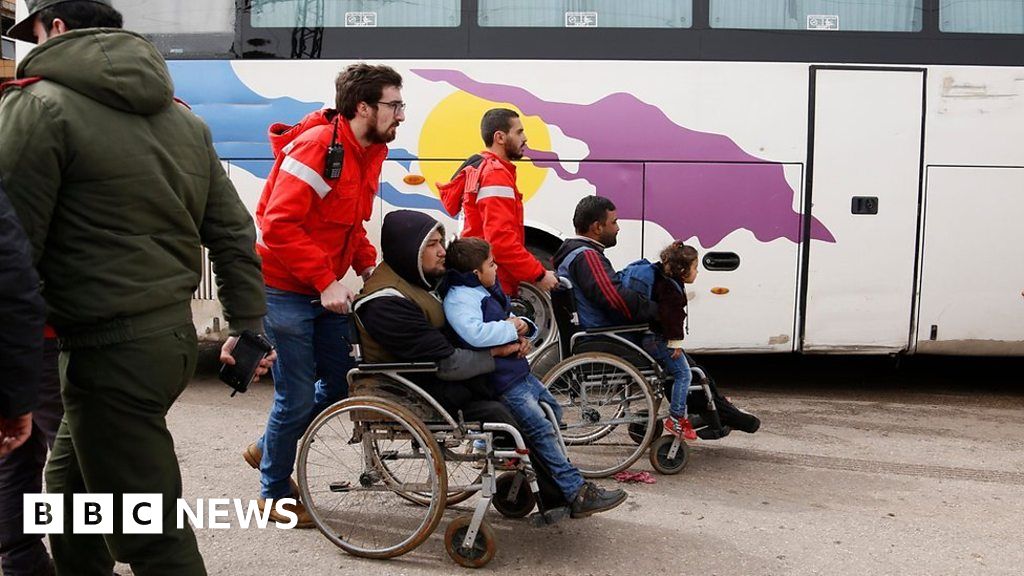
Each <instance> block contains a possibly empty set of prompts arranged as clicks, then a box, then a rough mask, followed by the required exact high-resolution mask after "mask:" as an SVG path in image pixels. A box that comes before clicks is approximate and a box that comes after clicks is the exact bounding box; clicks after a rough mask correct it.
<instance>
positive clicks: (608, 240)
mask: <svg viewBox="0 0 1024 576" xmlns="http://www.w3.org/2000/svg"><path fill="white" fill-rule="evenodd" d="M618 236H619V235H618V234H611V233H608V232H606V233H604V234H602V235H601V240H599V242H601V244H604V247H605V248H611V247H612V246H615V245H616V244H617V243H618Z"/></svg>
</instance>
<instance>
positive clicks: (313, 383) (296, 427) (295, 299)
mask: <svg viewBox="0 0 1024 576" xmlns="http://www.w3.org/2000/svg"><path fill="white" fill-rule="evenodd" d="M266 292H267V317H266V319H265V320H264V328H265V329H266V331H267V338H268V339H269V340H270V342H271V343H272V344H273V345H274V347H275V348H276V349H277V361H276V362H274V367H273V369H272V370H273V375H274V404H273V406H272V407H271V408H270V416H269V417H268V419H267V429H266V431H265V432H264V433H263V437H262V438H260V440H259V442H258V443H257V444H258V446H259V447H260V449H261V450H262V451H263V460H261V461H260V484H261V491H260V495H261V496H262V497H263V498H285V497H288V496H289V494H290V493H291V488H290V486H289V482H288V479H289V477H291V475H292V471H293V470H294V468H295V452H296V449H297V444H298V441H299V438H301V437H302V434H303V433H304V432H305V431H306V428H307V427H308V426H309V423H310V422H312V421H313V418H315V417H316V416H317V415H318V414H319V413H320V412H321V411H323V409H324V408H327V407H328V406H330V405H331V404H333V403H335V402H337V401H338V400H341V399H342V398H345V397H347V396H348V382H347V381H346V380H345V375H346V374H348V371H349V370H351V369H352V367H353V366H354V365H355V364H354V363H353V360H352V356H351V355H350V352H351V350H350V348H351V346H350V344H349V341H348V338H349V331H348V316H342V315H340V314H335V313H333V312H330V311H329V310H327V309H326V308H324V307H323V306H321V305H320V304H319V303H315V304H314V303H312V302H311V301H312V300H314V299H316V296H310V295H308V294H298V293H295V292H287V291H284V290H278V289H276V288H270V287H269V286H268V287H267V288H266Z"/></svg>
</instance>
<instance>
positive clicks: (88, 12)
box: [37, 0, 124, 31]
mask: <svg viewBox="0 0 1024 576" xmlns="http://www.w3.org/2000/svg"><path fill="white" fill-rule="evenodd" d="M37 17H38V18H39V22H40V23H41V24H42V25H43V27H44V28H46V30H47V31H49V30H52V29H53V21H54V20H56V19H58V18H60V19H61V20H62V21H63V22H64V25H65V26H67V28H68V30H80V29H82V28H123V27H124V17H123V16H121V13H120V12H118V11H117V10H116V9H114V8H111V7H110V6H107V5H106V4H100V3H99V2H90V1H89V0H72V1H70V2H61V3H60V4H55V5H53V6H51V7H49V8H44V9H43V10H40V11H39V14H38V15H37Z"/></svg>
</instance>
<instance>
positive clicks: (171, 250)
mask: <svg viewBox="0 0 1024 576" xmlns="http://www.w3.org/2000/svg"><path fill="white" fill-rule="evenodd" d="M27 5H28V10H29V15H28V17H27V18H26V19H25V20H23V21H21V22H19V23H18V24H17V25H15V26H14V27H13V28H11V30H10V35H11V36H12V37H13V38H16V39H19V40H23V41H27V42H38V43H39V47H37V48H36V49H35V50H33V51H32V52H31V53H30V54H29V55H28V56H27V57H26V58H25V59H24V60H22V62H21V64H20V65H19V66H18V71H17V80H15V81H14V82H12V83H10V84H9V85H7V86H5V87H4V89H3V92H2V96H0V178H2V179H3V182H4V185H5V186H6V188H7V192H8V195H9V196H10V199H11V202H12V204H13V205H14V207H15V209H16V211H17V212H18V215H19V217H20V219H21V222H22V225H23V226H24V228H25V232H26V234H27V235H28V237H29V239H30V241H31V244H32V248H33V255H34V259H35V264H36V266H37V268H38V269H39V272H40V276H41V277H42V280H43V297H44V298H45V300H46V303H47V306H48V320H49V323H50V324H52V325H53V327H54V328H55V329H56V331H57V334H58V337H59V344H60V347H61V357H60V366H61V388H62V390H61V391H62V396H63V400H64V407H65V415H64V420H63V421H62V422H61V425H60V429H59V431H58V434H57V439H56V442H55V444H54V447H53V452H52V455H51V457H50V461H49V463H48V464H47V469H46V488H47V491H48V492H50V493H62V494H64V502H65V503H64V526H65V530H64V533H63V534H52V535H51V536H50V543H51V549H52V552H53V555H54V563H55V565H56V570H57V573H58V574H75V575H82V576H91V575H97V576H98V575H103V576H109V575H110V574H111V572H112V569H113V566H114V561H115V559H116V560H119V561H122V562H127V563H129V564H131V567H132V570H133V572H134V573H135V574H138V575H140V576H149V575H158V574H168V575H170V574H174V575H176V576H182V575H184V576H192V575H203V574H206V569H205V567H204V566H203V560H202V557H201V556H200V555H199V550H198V547H197V546H196V540H195V536H194V534H193V533H192V530H191V529H190V528H188V527H187V525H186V527H185V528H184V529H181V530H179V529H177V528H176V525H177V519H176V514H175V510H176V502H177V499H178V498H180V497H181V473H180V470H179V468H178V461H177V458H176V456H175V453H174V443H173V440H172V438H171V434H170V432H169V431H168V430H167V422H166V414H167V411H168V410H169V409H170V407H171V405H172V404H173V403H174V400H175V399H176V398H177V397H178V395H179V394H181V392H182V391H183V390H184V388H185V386H186V385H187V384H188V381H189V380H190V379H191V377H192V373H193V370H194V369H195V363H196V356H197V342H196V330H195V327H194V326H193V324H192V315H191V306H190V301H191V298H192V293H193V292H194V291H195V289H196V287H197V286H198V285H199V280H200V278H201V271H202V246H204V245H205V246H206V247H207V248H208V249H209V251H210V258H211V260H212V261H213V264H214V269H215V270H216V273H217V281H218V292H219V295H220V299H221V302H222V303H223V305H224V311H225V316H226V318H227V320H228V322H229V324H230V328H231V330H232V332H233V333H236V332H238V331H241V330H245V329H251V330H256V331H259V330H261V326H262V318H263V315H264V313H265V308H266V307H265V301H264V296H263V290H262V285H261V284H262V283H261V281H260V280H261V278H260V264H259V258H258V257H257V256H256V253H255V251H254V250H253V245H254V243H255V240H256V234H255V229H254V227H253V224H252V219H251V218H250V217H249V213H248V211H247V210H246V209H245V206H244V205H243V204H242V202H241V200H239V198H238V194H237V193H236V192H235V189H234V187H233V186H232V185H231V183H230V181H229V180H228V179H227V175H226V174H225V173H224V169H223V167H222V166H221V163H220V160H219V159H218V158H217V154H216V151H215V150H214V148H213V144H212V141H211V137H210V131H209V129H208V128H207V127H206V125H205V124H203V122H202V120H200V119H199V118H198V117H197V116H196V115H195V114H193V113H192V112H191V111H190V110H188V108H187V107H185V106H183V105H181V104H178V103H175V101H174V98H173V93H174V90H173V87H172V85H171V77H170V74H169V72H168V70H167V65H166V63H165V62H164V61H163V58H161V56H160V54H159V52H157V50H156V48H154V47H153V45H152V44H150V43H149V42H147V41H146V40H145V39H144V38H142V37H141V36H139V35H137V34H134V33H131V32H127V31H123V30H120V28H121V25H122V17H121V14H120V13H118V12H117V11H116V10H114V9H113V8H112V7H111V6H110V1H109V0H28V2H27ZM236 341H237V338H235V337H231V338H229V339H228V341H227V342H226V343H225V346H224V348H223V349H222V353H221V356H222V359H225V361H227V362H231V360H230V358H231V357H230V354H229V351H230V350H231V348H232V347H233V346H234V343H235V342H236ZM270 362H271V361H270V359H268V360H267V361H265V362H264V365H263V366H262V367H261V368H260V369H259V371H261V372H265V370H266V368H268V367H269V366H268V364H269V363H270ZM86 492H89V493H95V494H112V495H113V502H114V510H112V511H109V512H107V513H108V514H110V516H112V517H113V518H114V519H115V520H114V522H113V524H114V527H113V530H114V533H113V534H105V535H101V534H81V533H79V534H75V533H73V532H74V531H73V530H72V527H73V526H74V523H73V522H72V520H73V518H72V511H73V508H74V506H73V502H72V498H71V494H80V493H86ZM153 493H159V494H161V496H162V512H161V519H162V523H163V530H162V531H161V532H159V533H156V534H133V535H125V534H123V533H122V531H121V526H120V524H121V522H120V519H121V518H122V510H121V499H122V495H124V494H153ZM44 569H45V567H44ZM41 573H45V572H41Z"/></svg>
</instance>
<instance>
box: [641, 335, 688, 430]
mask: <svg viewBox="0 0 1024 576" xmlns="http://www.w3.org/2000/svg"><path fill="white" fill-rule="evenodd" d="M644 350H646V351H647V353H648V354H650V355H651V356H652V357H653V358H654V359H655V360H657V361H658V364H661V367H662V368H664V369H665V370H666V371H667V372H668V373H669V374H671V375H672V377H673V378H674V379H675V381H674V382H673V383H672V403H671V404H669V408H668V413H669V414H670V415H672V416H675V417H677V418H683V417H685V416H686V395H687V394H689V392H690V382H691V381H692V380H693V376H692V374H691V373H690V365H689V364H688V363H687V362H686V354H685V353H683V354H681V355H680V356H679V358H677V359H675V360H673V359H672V350H670V349H669V347H668V342H666V341H665V338H663V337H662V336H659V335H657V334H648V335H647V336H644Z"/></svg>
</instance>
